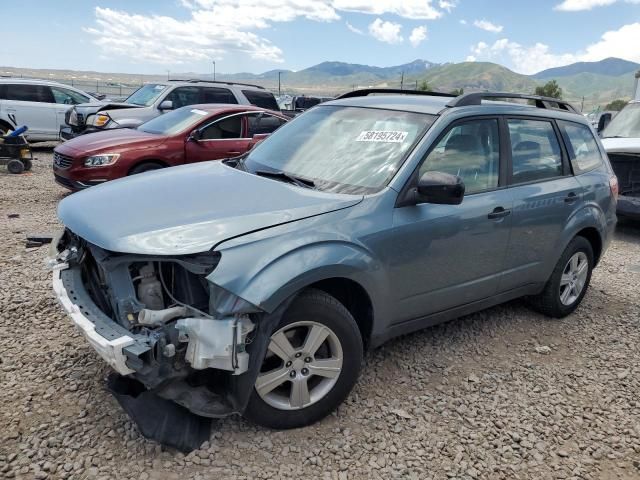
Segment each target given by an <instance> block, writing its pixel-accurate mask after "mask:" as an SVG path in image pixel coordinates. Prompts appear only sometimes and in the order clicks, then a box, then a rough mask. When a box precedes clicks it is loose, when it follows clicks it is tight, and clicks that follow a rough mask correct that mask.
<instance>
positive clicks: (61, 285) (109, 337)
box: [53, 264, 148, 375]
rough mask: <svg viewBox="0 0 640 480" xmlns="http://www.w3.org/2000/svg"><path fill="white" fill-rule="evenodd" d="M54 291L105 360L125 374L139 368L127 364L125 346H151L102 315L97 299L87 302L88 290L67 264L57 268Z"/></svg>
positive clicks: (144, 347)
mask: <svg viewBox="0 0 640 480" xmlns="http://www.w3.org/2000/svg"><path fill="white" fill-rule="evenodd" d="M53 290H54V292H55V294H56V297H57V299H58V302H60V305H62V307H63V308H64V309H65V311H66V312H67V314H68V315H69V317H70V318H71V320H72V321H73V323H74V324H75V326H76V327H77V328H78V330H79V331H80V332H81V333H82V334H83V335H84V337H85V338H86V339H87V341H88V342H89V344H90V345H91V346H92V347H93V348H94V349H95V351H96V352H98V354H99V355H100V356H101V357H102V359H103V360H104V361H105V362H107V363H108V364H109V365H110V366H111V367H112V368H113V369H114V370H115V371H116V372H118V373H119V374H121V375H129V374H131V373H134V372H135V370H134V369H132V368H130V367H129V366H128V365H127V360H128V357H127V355H126V354H125V349H126V348H127V347H131V346H134V347H137V348H136V349H137V350H139V349H140V348H142V349H148V345H146V344H145V343H144V342H143V343H142V344H140V342H138V341H137V340H136V339H134V338H132V336H130V335H129V333H128V331H127V330H126V329H124V328H123V327H120V326H119V325H117V324H115V322H113V321H112V320H111V319H108V318H106V319H105V318H101V312H100V311H99V310H97V308H96V307H95V306H94V305H93V302H91V303H90V304H89V303H88V302H87V300H90V299H89V296H88V294H87V292H86V291H85V290H84V287H83V286H82V285H81V284H78V282H77V279H74V275H73V272H72V271H71V270H69V269H68V267H66V266H65V264H61V265H58V266H56V267H55V268H54V270H53ZM79 299H80V301H79ZM82 300H84V302H82ZM75 302H78V303H75ZM102 315H103V316H104V314H102ZM132 353H133V351H132V352H130V355H131V354H132Z"/></svg>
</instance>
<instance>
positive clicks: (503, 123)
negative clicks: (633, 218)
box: [50, 86, 625, 434]
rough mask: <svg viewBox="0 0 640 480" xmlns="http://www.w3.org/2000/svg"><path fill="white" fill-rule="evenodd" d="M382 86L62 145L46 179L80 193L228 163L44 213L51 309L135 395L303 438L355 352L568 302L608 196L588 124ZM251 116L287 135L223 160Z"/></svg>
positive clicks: (574, 296)
mask: <svg viewBox="0 0 640 480" xmlns="http://www.w3.org/2000/svg"><path fill="white" fill-rule="evenodd" d="M166 88H170V87H169V86H165V87H163V88H162V89H161V92H160V95H158V96H156V97H154V98H153V99H151V98H150V99H149V100H148V103H149V104H150V105H155V106H156V107H155V108H158V107H159V106H160V105H161V104H162V102H166V101H169V100H167V99H166V97H163V96H162V95H164V93H162V92H164V91H165V89H166ZM180 88H182V87H180ZM374 93H375V94H376V95H373V94H374ZM379 93H384V92H380V91H379V90H364V91H357V92H352V93H350V94H347V95H344V96H343V97H342V98H340V99H337V100H333V101H328V102H325V103H322V104H319V105H317V106H315V107H314V108H312V109H310V110H308V111H306V112H304V113H302V114H301V115H300V116H298V117H296V119H295V120H293V121H291V122H285V119H284V118H283V117H282V116H281V115H280V114H279V113H278V112H276V111H268V110H264V109H258V108H257V107H247V106H242V107H240V106H230V105H218V106H204V105H198V106H186V107H183V108H179V109H177V110H175V111H173V112H171V113H167V114H164V115H162V116H157V115H156V118H154V119H151V120H149V121H147V122H146V123H144V124H142V125H141V126H139V127H138V128H137V129H136V130H113V131H108V132H99V133H94V134H92V135H87V136H83V137H80V138H78V139H76V140H73V141H70V142H68V143H65V144H63V145H62V146H60V147H58V149H57V150H56V154H57V155H58V156H60V155H63V156H64V158H62V159H61V160H60V159H57V160H56V162H57V167H56V174H57V175H58V176H59V177H60V178H67V177H63V173H62V170H64V169H63V168H61V166H60V162H63V161H64V162H68V167H66V170H67V172H82V175H85V174H86V175H87V176H86V177H83V178H84V179H85V180H84V182H85V184H83V185H80V187H83V186H86V184H90V182H96V181H99V180H102V178H99V176H91V175H92V174H90V173H85V172H92V171H96V172H98V171H104V172H110V171H112V170H113V171H116V170H118V169H119V168H123V170H122V171H120V172H119V173H118V175H122V174H124V173H134V172H132V171H130V170H128V169H129V168H131V167H133V165H135V164H136V163H135V162H138V161H143V162H148V161H150V160H153V161H156V160H157V159H158V158H159V157H158V155H161V154H166V155H167V157H168V158H172V159H174V160H172V161H175V162H176V163H187V162H189V161H197V160H198V159H205V158H213V156H214V155H220V157H224V156H234V158H229V159H225V160H222V161H215V162H200V163H196V164H191V165H182V166H178V167H175V168H171V169H163V170H159V171H155V172H148V173H145V174H144V175H133V176H130V177H128V178H125V179H121V180H118V181H115V182H110V184H106V185H102V186H100V187H97V188H89V189H86V190H84V191H82V192H79V193H77V194H74V195H70V196H68V197H67V198H65V199H64V200H63V201H62V202H61V203H60V205H59V209H58V215H59V218H60V220H61V221H62V223H63V224H64V225H65V230H64V231H62V232H60V234H59V235H58V236H57V237H56V239H55V240H54V242H53V243H52V250H51V259H50V265H51V267H52V269H53V287H54V290H55V292H56V296H57V298H58V299H59V301H60V303H61V305H62V306H63V307H64V309H65V310H66V311H67V312H68V313H69V315H70V316H71V318H72V320H73V322H74V323H75V324H76V325H77V326H78V328H79V329H80V331H81V332H82V333H83V334H84V335H85V336H86V338H87V340H88V342H89V343H90V344H91V345H92V346H93V347H94V348H95V349H96V351H97V352H98V354H99V355H100V356H101V357H102V358H103V359H104V360H105V361H106V362H108V364H109V365H111V367H113V369H114V370H115V371H116V372H118V373H119V374H120V375H122V376H125V377H126V378H127V382H128V384H129V385H132V387H131V391H132V392H134V394H132V398H131V400H130V402H136V401H144V400H139V399H141V398H148V397H146V396H143V395H138V394H139V393H140V392H141V391H144V390H150V391H151V392H153V394H154V395H156V396H157V397H161V398H162V399H165V400H170V401H172V402H175V403H177V404H179V405H181V406H182V407H185V408H186V409H188V410H190V411H191V412H193V413H195V414H197V415H201V416H206V417H224V416H227V415H231V414H234V413H240V414H243V415H245V416H246V417H248V418H249V419H251V420H252V421H254V422H256V423H259V424H262V425H265V426H268V427H272V428H293V427H301V426H304V425H308V424H311V423H313V422H315V421H317V420H319V419H321V418H323V417H325V416H326V415H328V414H329V413H330V412H331V411H333V410H334V409H335V408H336V407H337V406H338V405H339V404H340V403H341V402H342V401H343V400H344V399H345V398H346V397H347V395H348V394H349V392H350V391H351V389H352V387H353V386H354V384H355V383H356V381H357V379H358V375H359V372H360V368H361V366H362V364H363V361H362V360H363V354H364V351H365V350H366V349H367V348H372V347H376V346H379V345H381V344H383V343H384V342H385V341H387V340H389V339H391V338H394V337H396V336H398V335H402V334H406V333H409V332H412V331H415V330H418V329H421V328H424V327H427V326H430V325H434V324H437V323H440V322H443V321H447V320H450V319H453V318H455V317H458V316H461V315H464V314H469V313H472V312H475V311H478V310H481V309H484V308H487V307H490V306H492V305H496V304H499V303H502V302H505V301H508V300H511V299H514V298H518V297H523V296H524V297H526V298H527V299H528V301H529V303H530V304H531V305H532V306H533V307H534V308H535V309H537V310H538V311H540V312H542V313H544V314H546V315H548V316H552V317H564V316H566V315H568V314H570V313H571V312H573V311H574V310H575V309H576V308H577V307H578V305H579V304H580V302H581V301H582V299H583V297H584V296H585V294H586V292H587V288H588V286H589V281H590V278H591V274H592V271H593V269H594V268H595V267H596V266H597V265H598V262H599V260H600V259H601V258H602V255H603V254H604V253H605V251H606V249H607V247H608V245H609V243H610V241H611V237H612V232H613V229H614V227H615V223H616V215H615V210H616V197H617V195H618V181H617V179H616V176H615V175H614V172H613V170H612V168H611V165H610V164H609V160H608V159H607V155H606V153H605V151H604V148H603V146H602V143H601V141H600V140H599V138H598V136H597V134H596V133H595V131H594V129H593V128H592V127H591V126H590V124H589V122H588V120H587V119H585V118H584V117H583V116H582V115H580V114H579V113H578V112H577V110H576V109H575V108H573V107H572V106H571V105H570V104H569V103H567V102H563V101H560V100H557V99H550V98H544V97H536V96H531V95H515V94H504V93H500V94H490V93H470V94H465V95H460V96H457V97H456V96H453V95H447V94H434V93H428V92H423V93H422V94H419V93H418V92H406V91H403V92H401V93H399V92H393V91H390V92H388V94H382V95H379ZM408 93H410V94H408ZM151 94H154V92H153V91H152V92H150V95H151ZM501 99H521V100H524V101H527V102H529V103H530V105H528V104H521V105H518V104H514V103H508V102H502V101H500V102H496V101H495V100H501ZM171 101H173V100H171ZM158 102H159V103H158ZM172 106H173V105H172ZM107 111H108V112H109V119H110V120H109V122H110V121H118V122H119V121H121V120H119V119H121V118H124V117H117V118H116V113H117V112H118V110H107ZM98 113H99V112H98ZM112 113H113V114H114V116H113V117H111V114H112ZM154 115H155V113H154ZM617 118H622V119H624V118H625V117H624V116H623V115H622V114H620V115H619V116H618V117H617ZM263 122H267V123H268V125H270V126H269V128H271V127H272V126H273V127H277V126H279V125H282V126H281V127H280V128H277V129H275V131H274V133H273V134H271V135H270V136H269V137H268V138H267V139H266V140H264V141H262V142H260V143H259V144H258V145H256V146H254V147H253V148H251V149H249V150H248V153H246V154H244V155H240V156H237V154H240V153H242V152H243V151H245V150H247V149H248V148H249V147H251V145H252V142H254V140H256V135H262V134H266V133H269V132H267V131H266V129H265V131H263V130H261V128H262V127H264V126H265V125H267V123H263ZM107 124H108V122H107V123H105V125H107ZM613 125H615V124H614V123H613V122H612V124H611V125H610V127H611V126H613ZM252 134H253V136H252ZM254 143H255V142H254ZM80 152H82V153H80ZM218 152H219V153H218ZM137 165H145V163H141V164H137ZM134 168H135V167H134ZM105 175H108V173H105ZM59 181H62V182H64V181H65V180H59ZM134 397H135V398H134ZM166 403H168V402H165V404H166ZM130 405H131V403H130ZM143 409H144V408H140V409H136V408H132V409H130V411H140V410H143ZM163 409H164V410H162V412H163V415H164V413H166V412H167V407H166V406H164V407H163ZM167 415H169V414H167ZM181 415H184V413H181ZM162 422H164V423H165V424H170V425H172V429H173V430H172V431H175V429H174V427H175V428H179V427H180V425H182V424H180V423H179V422H175V421H172V420H171V419H168V417H167V416H164V418H162ZM150 430H151V431H156V432H160V434H161V433H162V429H150ZM147 431H149V430H147Z"/></svg>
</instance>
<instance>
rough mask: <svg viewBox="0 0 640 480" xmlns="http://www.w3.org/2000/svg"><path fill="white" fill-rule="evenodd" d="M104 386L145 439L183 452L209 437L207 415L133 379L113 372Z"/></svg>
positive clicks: (198, 445)
mask: <svg viewBox="0 0 640 480" xmlns="http://www.w3.org/2000/svg"><path fill="white" fill-rule="evenodd" d="M107 386H108V388H109V391H110V392H111V393H112V394H113V396H114V397H116V400H118V403H119V404H120V406H121V407H122V408H123V409H124V411H125V412H127V414H128V415H129V416H130V417H131V419H132V420H133V421H134V422H135V423H136V425H137V426H138V429H139V430H140V433H142V435H143V436H144V437H145V438H148V439H150V440H155V441H156V442H158V443H160V444H162V445H165V446H168V447H173V448H176V449H178V450H180V451H181V452H183V453H189V452H191V451H192V450H196V449H198V448H200V445H202V443H203V442H205V441H207V440H209V435H210V433H211V419H210V418H205V417H200V416H198V415H195V414H193V413H191V412H189V410H187V409H186V408H184V407H181V406H180V405H178V404H176V403H174V402H172V401H170V400H165V399H163V398H160V397H159V396H157V395H156V394H155V393H153V392H151V391H149V390H147V389H145V387H144V386H143V385H142V384H141V383H140V382H138V381H137V380H134V379H132V378H127V377H123V376H121V375H118V374H116V373H113V374H111V375H109V378H108V379H107Z"/></svg>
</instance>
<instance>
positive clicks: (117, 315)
mask: <svg viewBox="0 0 640 480" xmlns="http://www.w3.org/2000/svg"><path fill="white" fill-rule="evenodd" d="M69 237H71V235H69V234H66V240H60V238H56V239H54V241H53V242H52V246H51V254H52V255H51V256H50V257H51V258H50V260H49V261H48V263H49V266H50V267H51V268H52V270H53V289H54V291H55V294H56V297H57V299H58V300H59V302H60V304H61V305H62V306H63V308H64V309H65V311H66V312H67V314H68V315H69V316H70V318H71V319H72V321H73V323H74V324H75V325H76V327H77V328H78V329H79V331H80V332H81V333H82V335H83V336H84V337H85V338H86V339H87V341H88V342H89V344H90V345H91V346H92V347H93V348H94V349H95V350H96V352H97V353H98V354H99V355H100V356H101V357H102V358H103V359H104V360H105V361H106V362H107V363H108V364H109V365H110V366H111V367H112V368H113V369H114V370H115V371H116V372H118V374H120V375H122V376H125V377H126V378H127V379H130V380H132V381H136V382H139V383H140V386H141V387H142V388H144V389H145V391H148V392H150V393H151V394H153V395H157V396H158V397H161V398H162V399H165V400H170V401H172V402H175V403H176V404H178V405H180V406H182V407H184V408H186V409H187V410H189V411H190V412H192V413H195V414H197V415H201V416H205V417H212V418H219V417H225V416H228V415H230V414H234V413H242V412H243V411H244V409H245V408H246V405H247V403H248V401H249V397H250V396H251V393H252V391H253V386H254V384H255V379H256V376H257V375H258V372H259V369H260V365H261V359H262V358H264V355H265V352H266V347H267V341H268V338H269V335H270V331H271V329H273V326H274V325H275V324H276V322H277V321H278V318H279V315H280V314H278V313H276V312H274V313H272V314H269V315H267V314H265V313H264V312H261V311H259V310H258V309H257V307H254V306H252V305H250V304H248V303H247V302H244V301H243V300H242V299H239V298H238V297H234V298H235V300H233V299H231V298H230V297H232V296H233V295H232V294H230V293H228V292H227V293H226V294H225V293H224V292H223V291H222V289H219V288H218V287H217V286H215V285H213V284H211V283H210V282H209V281H208V280H206V278H205V277H204V276H202V275H200V274H201V273H202V272H201V271H199V270H198V269H199V268H200V266H201V264H197V262H196V260H198V261H199V260H201V258H200V257H198V258H194V257H189V258H172V259H169V258H163V259H160V260H158V258H155V257H154V258H150V257H148V256H142V257H141V256H136V255H128V254H127V255H125V254H117V253H113V252H106V251H104V250H101V249H99V248H98V247H96V246H95V245H91V244H88V243H87V242H84V241H82V240H81V239H77V238H73V240H70V239H69ZM73 242H76V243H75V244H74V243H73ZM141 258H142V259H141ZM156 261H158V268H157V270H156V272H157V273H158V275H159V276H161V278H162V276H166V277H167V278H169V279H171V281H172V283H171V284H173V283H174V282H173V281H174V280H175V285H176V288H177V285H178V284H179V283H180V282H182V283H183V284H186V282H187V280H185V278H187V277H188V281H191V282H194V283H195V285H196V287H197V288H201V289H202V290H201V291H198V292H196V291H195V290H194V291H190V295H187V294H186V293H185V291H180V290H177V292H179V294H180V298H185V299H186V298H187V297H190V296H197V295H200V296H201V297H202V298H200V300H199V302H200V303H198V305H199V306H200V307H201V308H203V309H205V308H206V307H202V305H203V304H205V305H206V302H210V308H208V311H210V312H211V314H210V315H209V316H204V315H206V313H205V312H201V313H202V315H203V316H202V317H197V316H195V314H194V311H192V310H193V309H191V307H189V306H188V305H186V304H182V305H184V308H181V307H171V308H164V309H156V310H148V309H146V308H145V305H144V304H142V303H140V302H139V301H138V299H137V298H136V295H139V293H140V292H141V291H142V290H140V288H141V285H140V280H136V278H138V277H140V272H143V270H142V269H137V268H138V267H137V266H136V265H137V264H139V263H143V264H146V265H149V264H153V263H154V262H156ZM161 262H164V263H165V265H169V264H171V263H175V264H176V271H175V272H174V271H172V270H171V267H168V268H169V271H163V267H160V266H159V265H160V263H161ZM178 263H180V264H181V265H187V268H188V269H191V271H197V272H198V275H196V274H193V272H192V273H189V272H188V271H187V269H180V268H181V267H177V264H178ZM164 268H165V270H166V268H167V267H164ZM136 269H137V270H136ZM120 270H122V272H120V273H123V275H120V276H118V272H119V271H120ZM174 276H175V278H174ZM162 280H163V281H164V278H162ZM136 281H137V282H138V288H139V289H138V290H136V288H135V287H134V283H135V282H136ZM98 287H100V288H103V290H104V292H106V294H107V295H105V296H103V297H100V296H99V295H97V294H96V289H97V288H98ZM165 287H166V285H165ZM172 288H173V287H172ZM207 289H208V290H207ZM207 291H209V292H210V295H206V292H207ZM169 293H170V292H169ZM129 294H130V296H127V295H129ZM174 294H176V295H177V294H178V293H176V291H174ZM105 297H106V298H105ZM173 300H175V298H174V299H173ZM178 303H179V302H178ZM229 305H233V308H234V310H233V312H229V311H228V310H227V308H228V307H229ZM164 306H168V305H166V304H165V305H164ZM218 307H221V308H218ZM185 309H186V311H188V314H187V315H181V314H180V312H185ZM249 310H252V311H253V312H254V313H251V317H250V316H249V313H248V311H249ZM167 312H168V313H167ZM169 314H171V315H169ZM179 317H180V318H179ZM158 319H159V320H158ZM254 322H255V323H254ZM249 334H251V335H252V337H251V338H248V336H249ZM112 390H113V389H112ZM137 397H139V398H148V395H145V396H139V395H136V401H138V399H137ZM119 401H120V399H119ZM121 403H122V402H121ZM129 403H130V402H129ZM123 406H124V405H123ZM134 410H135V409H134ZM134 410H131V411H134ZM128 411H129V410H128ZM134 420H135V419H134ZM156 439H157V440H159V441H162V440H161V439H158V438H156Z"/></svg>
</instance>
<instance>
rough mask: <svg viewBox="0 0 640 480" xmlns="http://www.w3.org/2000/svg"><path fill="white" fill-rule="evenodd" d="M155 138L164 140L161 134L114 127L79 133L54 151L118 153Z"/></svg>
mask: <svg viewBox="0 0 640 480" xmlns="http://www.w3.org/2000/svg"><path fill="white" fill-rule="evenodd" d="M153 140H156V141H157V142H158V144H160V143H162V142H163V141H165V140H166V137H164V136H162V135H154V134H152V133H146V132H142V131H140V130H135V129H132V128H114V129H111V130H105V131H102V132H95V133H89V134H87V135H80V136H78V137H76V138H73V139H71V140H68V141H66V142H64V143H62V144H60V145H58V146H57V147H56V149H55V150H56V152H58V153H61V154H63V155H71V156H77V155H80V154H92V153H97V152H105V153H106V152H107V150H109V151H110V152H112V153H118V152H120V151H122V150H124V149H128V148H131V147H135V146H136V145H137V144H140V145H144V146H148V145H149V141H153Z"/></svg>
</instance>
